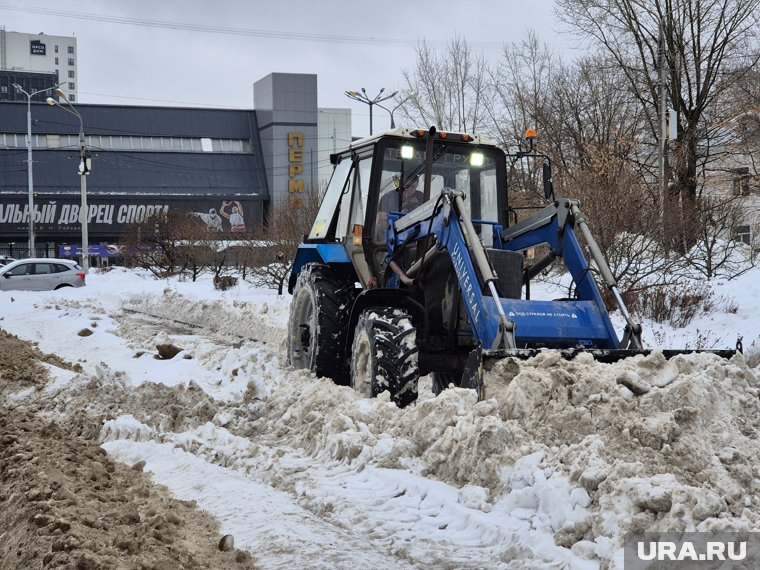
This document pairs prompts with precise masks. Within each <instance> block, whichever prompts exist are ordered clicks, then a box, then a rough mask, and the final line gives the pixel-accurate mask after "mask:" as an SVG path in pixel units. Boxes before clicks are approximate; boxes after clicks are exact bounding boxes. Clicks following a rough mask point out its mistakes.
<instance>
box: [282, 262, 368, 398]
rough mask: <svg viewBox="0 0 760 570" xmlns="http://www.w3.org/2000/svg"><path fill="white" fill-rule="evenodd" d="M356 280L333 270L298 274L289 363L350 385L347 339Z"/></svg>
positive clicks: (315, 268)
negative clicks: (354, 281)
mask: <svg viewBox="0 0 760 570" xmlns="http://www.w3.org/2000/svg"><path fill="white" fill-rule="evenodd" d="M355 295H356V293H355V290H354V283H353V281H351V280H349V279H347V278H345V277H343V276H341V275H340V274H339V273H338V272H336V271H334V270H333V269H331V268H330V267H327V266H322V265H307V266H305V267H304V268H303V269H302V270H301V273H300V274H299V275H298V281H297V282H296V286H295V289H294V291H293V301H292V303H291V305H290V318H289V320H288V363H289V364H291V365H292V366H293V367H294V368H308V369H309V370H312V371H313V372H314V373H315V374H316V375H317V376H326V377H328V378H332V379H333V380H334V381H335V382H336V383H337V384H348V355H347V354H346V340H347V334H346V333H347V328H348V321H349V317H350V316H351V307H352V305H353V301H354V298H355Z"/></svg>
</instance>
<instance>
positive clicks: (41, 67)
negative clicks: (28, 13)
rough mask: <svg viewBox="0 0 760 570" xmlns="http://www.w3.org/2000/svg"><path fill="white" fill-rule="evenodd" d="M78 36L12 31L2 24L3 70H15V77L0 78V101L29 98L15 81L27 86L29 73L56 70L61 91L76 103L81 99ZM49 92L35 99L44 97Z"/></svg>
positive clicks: (0, 60)
mask: <svg viewBox="0 0 760 570" xmlns="http://www.w3.org/2000/svg"><path fill="white" fill-rule="evenodd" d="M77 58H78V55H77V39H76V38H75V37H74V36H71V37H68V36H48V35H45V34H26V33H22V32H8V31H6V30H5V28H4V27H0V71H4V72H15V74H14V81H11V82H10V83H5V82H0V101H21V100H24V101H26V96H25V95H23V94H19V93H16V91H15V90H14V89H13V88H12V86H11V85H12V83H13V82H17V83H19V84H20V85H21V86H22V87H24V82H25V75H26V74H27V73H28V74H32V75H39V74H54V75H55V76H56V81H55V82H54V83H53V85H57V84H59V83H60V84H61V87H60V89H61V91H62V92H63V94H64V95H65V96H66V98H67V99H68V100H69V101H71V102H72V103H74V102H76V101H77V100H78V95H77V85H78V83H79V74H78V71H77ZM35 90H36V89H35ZM47 96H48V94H44V93H43V94H40V96H39V97H37V98H35V100H39V101H44V100H45V97H47Z"/></svg>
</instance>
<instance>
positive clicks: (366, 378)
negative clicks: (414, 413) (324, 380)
mask: <svg viewBox="0 0 760 570" xmlns="http://www.w3.org/2000/svg"><path fill="white" fill-rule="evenodd" d="M416 339H417V331H416V329H415V328H414V325H412V321H411V319H410V318H409V315H408V313H407V312H406V311H404V310H402V309H367V310H365V311H364V312H363V313H362V314H361V315H360V317H359V321H358V322H357V324H356V333H355V335H354V344H353V349H352V351H351V386H352V387H353V388H354V390H356V391H357V392H359V393H360V394H361V395H363V396H366V397H375V396H377V395H378V394H379V393H380V392H383V391H384V390H387V391H388V392H389V393H390V395H391V400H392V401H393V402H395V403H396V405H398V406H399V407H404V406H406V405H408V404H411V403H412V402H414V401H415V400H416V399H417V383H418V380H419V377H420V370H419V365H418V361H417V356H418V350H417V340H416Z"/></svg>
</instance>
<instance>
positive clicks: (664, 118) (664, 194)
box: [658, 21, 669, 252]
mask: <svg viewBox="0 0 760 570" xmlns="http://www.w3.org/2000/svg"><path fill="white" fill-rule="evenodd" d="M659 48H660V49H659V50H658V52H659V53H658V59H659V63H658V65H659V67H660V82H659V83H660V85H659V91H660V92H659V99H660V109H659V110H660V141H659V143H660V145H659V146H660V149H659V150H660V152H659V159H660V161H659V162H660V165H659V166H660V173H659V176H660V180H659V182H660V199H661V203H660V224H661V226H662V240H663V245H664V246H665V251H666V252H667V250H668V241H667V231H666V228H665V217H666V214H667V208H666V204H667V203H668V201H669V197H668V181H667V180H666V178H665V176H666V173H667V161H668V140H667V138H668V107H667V100H666V91H667V90H666V89H665V65H666V60H665V30H664V29H663V24H662V21H660V41H659Z"/></svg>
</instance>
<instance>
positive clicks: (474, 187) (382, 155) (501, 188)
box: [308, 129, 507, 287]
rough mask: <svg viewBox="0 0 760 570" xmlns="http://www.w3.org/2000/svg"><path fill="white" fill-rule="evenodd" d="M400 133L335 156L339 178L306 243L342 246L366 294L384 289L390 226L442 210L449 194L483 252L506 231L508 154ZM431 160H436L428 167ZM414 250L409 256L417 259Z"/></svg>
mask: <svg viewBox="0 0 760 570" xmlns="http://www.w3.org/2000/svg"><path fill="white" fill-rule="evenodd" d="M429 135H430V133H429V132H428V131H426V130H408V129H397V130H395V131H390V132H387V133H384V134H382V135H379V136H376V137H372V138H369V139H363V140H360V141H356V142H354V143H353V144H352V145H351V147H350V148H348V149H346V150H345V151H343V152H341V153H338V154H334V155H332V156H331V160H332V162H333V164H334V165H335V170H334V172H333V176H332V178H331V180H330V183H329V185H328V187H327V191H326V193H325V197H324V199H323V202H322V205H321V207H320V209H319V213H318V214H317V216H316V219H315V221H314V224H313V225H312V228H311V231H310V233H309V236H308V241H310V242H312V243H316V242H323V243H336V242H337V243H341V244H344V245H345V248H346V250H347V252H348V255H349V256H350V258H351V262H352V264H353V266H354V268H355V269H356V272H357V277H358V280H359V281H360V282H361V283H362V286H363V287H366V286H368V285H370V284H373V283H375V284H379V285H380V286H383V285H385V283H384V279H385V275H386V273H387V263H388V258H387V257H388V239H392V238H389V235H388V232H389V230H390V227H389V224H388V220H389V219H390V220H391V221H393V220H397V219H399V218H400V217H403V216H407V215H408V214H410V213H413V212H414V211H415V210H418V209H419V208H420V207H421V206H423V205H428V208H430V207H433V206H432V205H430V203H432V204H433V205H435V203H436V202H438V204H439V205H440V202H441V200H440V198H441V192H442V190H443V189H444V188H450V189H454V190H461V191H462V192H463V194H464V203H465V205H466V207H467V208H468V210H469V212H468V213H469V215H470V217H471V218H472V220H473V224H475V226H476V228H477V231H478V232H479V234H480V237H481V239H482V240H483V242H484V244H485V245H486V246H487V247H489V246H490V245H491V244H492V243H493V240H494V235H495V234H494V227H495V225H496V224H501V225H502V226H504V225H505V223H506V212H507V197H506V192H505V188H506V182H505V179H506V174H505V164H506V161H505V157H504V153H503V151H501V150H500V149H499V148H498V147H495V146H493V145H491V144H486V143H484V142H483V141H481V139H480V138H479V137H477V136H472V135H467V134H460V133H447V132H437V133H435V134H434V136H432V137H431V136H429ZM428 153H431V156H432V160H431V161H430V162H428V161H427V156H428ZM413 250H414V247H410V248H409V250H408V251H407V252H406V257H407V258H408V257H410V255H411V256H412V257H413V255H414V251H413Z"/></svg>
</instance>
